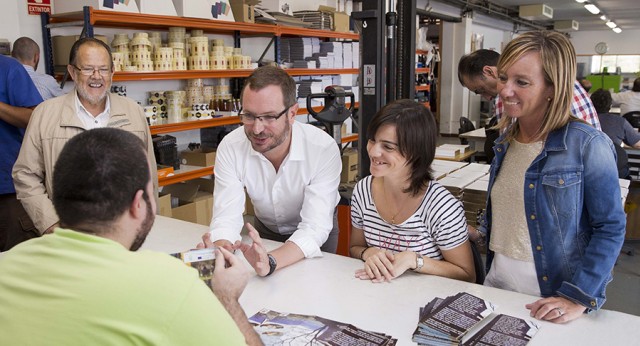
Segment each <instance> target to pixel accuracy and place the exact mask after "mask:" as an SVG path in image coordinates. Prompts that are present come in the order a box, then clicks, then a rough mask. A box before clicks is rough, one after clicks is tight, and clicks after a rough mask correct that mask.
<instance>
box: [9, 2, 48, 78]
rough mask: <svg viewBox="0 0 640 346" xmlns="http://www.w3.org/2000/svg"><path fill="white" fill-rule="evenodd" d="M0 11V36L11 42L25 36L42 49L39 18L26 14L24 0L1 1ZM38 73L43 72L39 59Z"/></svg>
mask: <svg viewBox="0 0 640 346" xmlns="http://www.w3.org/2000/svg"><path fill="white" fill-rule="evenodd" d="M2 3H3V6H2V11H0V33H1V34H0V35H1V36H2V38H6V39H7V40H9V41H10V42H11V47H12V48H13V41H15V40H16V39H18V38H20V37H22V36H27V37H30V38H31V39H33V40H34V41H36V43H38V45H39V46H40V47H42V30H41V26H40V16H39V15H37V16H34V15H28V14H27V1H26V0H15V1H12V0H9V1H6V0H5V1H2ZM38 71H44V63H43V61H42V59H41V61H40V65H38Z"/></svg>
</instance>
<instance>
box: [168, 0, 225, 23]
mask: <svg viewBox="0 0 640 346" xmlns="http://www.w3.org/2000/svg"><path fill="white" fill-rule="evenodd" d="M173 5H174V6H175V8H176V13H177V14H178V16H181V17H191V18H204V19H215V20H225V21H230V22H233V21H234V19H233V12H232V11H231V5H229V1H228V0H173Z"/></svg>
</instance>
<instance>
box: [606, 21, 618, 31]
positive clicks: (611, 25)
mask: <svg viewBox="0 0 640 346" xmlns="http://www.w3.org/2000/svg"><path fill="white" fill-rule="evenodd" d="M607 26H608V27H610V28H611V29H613V28H615V27H616V26H617V25H616V23H614V22H612V21H608V22H607Z"/></svg>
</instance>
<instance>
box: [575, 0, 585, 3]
mask: <svg viewBox="0 0 640 346" xmlns="http://www.w3.org/2000/svg"><path fill="white" fill-rule="evenodd" d="M585 1H587V0H576V2H579V3H583V2H585Z"/></svg>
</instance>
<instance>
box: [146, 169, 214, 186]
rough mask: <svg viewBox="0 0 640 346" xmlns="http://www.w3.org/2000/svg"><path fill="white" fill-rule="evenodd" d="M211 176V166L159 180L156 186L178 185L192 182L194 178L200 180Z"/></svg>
mask: <svg viewBox="0 0 640 346" xmlns="http://www.w3.org/2000/svg"><path fill="white" fill-rule="evenodd" d="M212 174H213V166H210V167H202V168H200V169H195V170H192V171H188V172H184V173H178V174H174V175H172V176H168V177H164V178H159V179H158V185H160V186H166V185H171V184H175V183H179V182H182V181H187V180H192V179H196V178H202V177H206V176H209V175H212Z"/></svg>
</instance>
